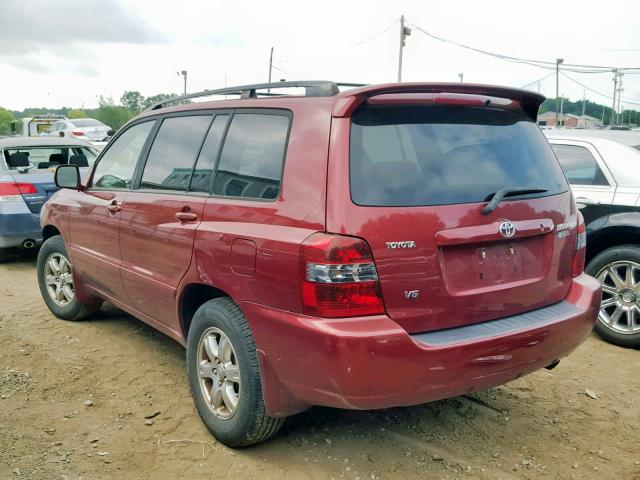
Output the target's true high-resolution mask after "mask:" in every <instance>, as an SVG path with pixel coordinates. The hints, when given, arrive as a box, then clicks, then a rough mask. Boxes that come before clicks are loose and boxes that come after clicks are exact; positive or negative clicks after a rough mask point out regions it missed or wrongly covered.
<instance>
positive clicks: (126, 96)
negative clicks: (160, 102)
mask: <svg viewBox="0 0 640 480" xmlns="http://www.w3.org/2000/svg"><path fill="white" fill-rule="evenodd" d="M143 101H144V97H143V96H142V95H141V94H140V92H138V91H135V90H125V92H124V93H123V94H122V96H121V97H120V103H121V104H122V106H123V107H125V108H128V109H129V110H135V111H136V112H139V111H140V109H141V108H142V102H143Z"/></svg>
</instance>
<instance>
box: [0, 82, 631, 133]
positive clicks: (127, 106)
mask: <svg viewBox="0 0 640 480" xmlns="http://www.w3.org/2000/svg"><path fill="white" fill-rule="evenodd" d="M175 96H176V94H175V93H158V94H157V95H152V96H150V97H145V96H143V95H142V94H141V93H140V92H138V91H136V90H127V91H125V92H124V93H123V94H122V96H121V97H120V102H119V103H116V102H115V101H114V100H113V98H112V97H103V96H102V95H101V96H100V99H99V102H98V105H99V106H98V108H89V109H81V108H68V107H63V108H25V109H24V110H23V111H21V112H19V111H11V110H7V109H5V108H2V107H0V135H8V134H9V133H10V132H11V122H12V121H14V120H16V119H19V118H24V117H32V116H33V115H41V114H55V115H64V116H66V117H67V118H86V117H88V118H95V119H96V120H100V121H101V122H102V123H104V124H105V125H109V126H110V127H111V128H113V129H114V130H118V129H119V128H120V127H121V126H122V125H124V124H125V123H127V122H128V121H129V120H130V119H131V118H133V117H135V116H136V115H138V114H139V113H140V112H141V111H143V110H145V109H146V108H149V107H150V106H152V105H153V104H155V103H158V102H161V101H163V100H167V99H168V98H171V97H175ZM555 109H556V99H555V98H548V99H547V100H545V101H544V103H543V104H542V105H541V106H540V113H545V112H548V111H552V112H553V111H555ZM563 112H564V113H572V114H575V115H581V114H582V100H577V101H573V102H572V101H571V100H568V99H564V101H563ZM584 112H585V114H586V115H590V116H592V117H595V118H598V119H601V120H602V119H604V124H605V125H610V124H611V114H612V109H611V107H607V106H605V105H601V104H599V103H595V102H592V101H590V100H586V101H585V102H584ZM623 118H624V122H625V124H627V123H631V124H635V125H638V124H640V112H638V111H637V110H627V109H625V110H624V117H623ZM620 121H621V120H620V117H619V118H618V123H620Z"/></svg>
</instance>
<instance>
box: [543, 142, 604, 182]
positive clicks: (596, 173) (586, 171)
mask: <svg viewBox="0 0 640 480" xmlns="http://www.w3.org/2000/svg"><path fill="white" fill-rule="evenodd" d="M551 148H553V151H554V152H555V154H556V156H557V157H558V161H559V162H560V166H561V167H562V169H563V170H564V173H565V175H566V176H567V179H568V180H569V183H570V184H572V185H605V186H607V185H609V182H607V179H606V177H605V176H604V174H603V173H602V170H600V167H599V166H598V162H597V161H596V159H595V158H594V157H593V155H592V154H591V152H590V151H589V149H588V148H586V147H581V146H578V145H561V144H551Z"/></svg>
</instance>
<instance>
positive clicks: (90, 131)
mask: <svg viewBox="0 0 640 480" xmlns="http://www.w3.org/2000/svg"><path fill="white" fill-rule="evenodd" d="M113 133H114V132H113V129H112V128H111V127H110V126H108V125H105V124H104V123H102V122H101V121H99V120H96V119H94V118H73V119H66V120H59V121H57V122H56V123H54V124H53V125H51V127H50V128H49V130H47V135H48V136H55V137H67V138H77V139H80V140H87V141H89V142H92V143H93V142H105V141H107V140H108V139H109V137H111V135H113Z"/></svg>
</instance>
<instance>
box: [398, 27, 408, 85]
mask: <svg viewBox="0 0 640 480" xmlns="http://www.w3.org/2000/svg"><path fill="white" fill-rule="evenodd" d="M409 35H411V29H410V28H409V27H405V26H404V15H400V50H399V52H398V82H401V81H402V49H403V48H404V45H405V40H406V38H407V37H408V36H409Z"/></svg>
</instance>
